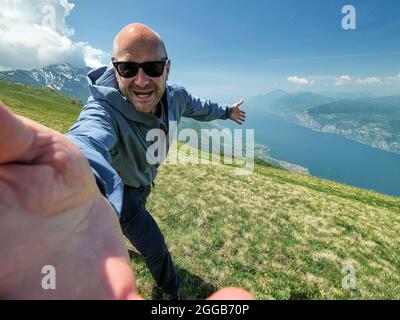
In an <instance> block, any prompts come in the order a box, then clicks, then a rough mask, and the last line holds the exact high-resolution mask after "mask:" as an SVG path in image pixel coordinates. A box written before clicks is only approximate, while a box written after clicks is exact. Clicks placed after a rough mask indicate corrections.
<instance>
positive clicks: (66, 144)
mask: <svg viewBox="0 0 400 320" xmlns="http://www.w3.org/2000/svg"><path fill="white" fill-rule="evenodd" d="M0 261H1V264H0V297H1V298H5V299H21V298H22V299H24V298H27V299H54V298H61V299H91V298H96V299H125V298H127V297H128V296H135V295H136V294H137V291H136V287H135V281H134V276H133V272H132V270H131V267H130V265H129V258H128V255H127V252H126V249H125V247H124V244H123V241H122V234H121V230H120V226H119V223H118V219H117V216H116V215H115V212H114V210H113V209H112V207H111V206H110V204H109V202H108V201H107V200H106V199H105V198H104V197H103V196H102V195H101V194H100V192H99V190H98V188H97V186H96V184H95V179H94V176H93V174H92V172H91V169H90V166H89V163H88V162H87V160H86V158H85V157H84V156H83V155H82V153H81V152H80V151H79V149H78V148H77V147H76V146H75V145H74V144H73V143H72V142H71V141H69V140H68V139H67V138H66V137H64V136H63V135H62V134H60V133H58V132H56V131H54V130H51V129H49V128H46V127H44V126H42V125H40V124H38V123H35V122H33V121H30V120H28V119H25V118H22V117H18V116H16V115H14V114H13V113H12V112H10V110H8V109H7V108H6V107H5V106H4V105H3V104H0ZM48 265H50V266H52V267H54V268H55V271H56V277H55V280H56V281H55V284H56V289H55V290H45V289H44V288H43V287H42V280H43V277H44V274H42V269H43V267H44V266H48Z"/></svg>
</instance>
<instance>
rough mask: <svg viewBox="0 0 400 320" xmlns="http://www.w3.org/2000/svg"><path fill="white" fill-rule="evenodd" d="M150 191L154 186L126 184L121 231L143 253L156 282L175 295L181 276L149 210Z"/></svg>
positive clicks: (165, 290)
mask: <svg viewBox="0 0 400 320" xmlns="http://www.w3.org/2000/svg"><path fill="white" fill-rule="evenodd" d="M150 191H151V187H140V188H133V187H129V186H125V189H124V200H123V206H122V211H121V218H120V223H121V227H122V232H123V233H124V235H125V236H126V237H127V238H128V239H129V241H130V242H131V243H132V244H133V245H134V246H135V248H136V249H137V250H138V251H139V252H140V254H141V255H143V257H144V259H145V262H146V265H147V267H148V268H149V269H150V272H151V274H152V276H153V278H154V280H155V281H156V283H157V285H158V286H159V287H161V288H162V289H163V290H164V292H166V293H167V294H176V293H177V292H178V289H179V275H178V273H177V272H176V270H175V267H174V264H173V262H172V258H171V255H170V253H169V251H168V249H167V246H166V244H165V241H164V236H163V235H162V233H161V231H160V229H159V228H158V225H157V223H156V221H155V220H154V219H153V217H152V216H151V215H150V213H149V212H148V211H147V209H146V199H147V197H148V196H149V194H150Z"/></svg>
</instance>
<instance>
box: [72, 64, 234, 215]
mask: <svg viewBox="0 0 400 320" xmlns="http://www.w3.org/2000/svg"><path fill="white" fill-rule="evenodd" d="M88 81H89V88H90V91H91V94H92V95H91V97H90V98H89V100H88V101H87V103H86V105H85V106H84V107H83V109H82V112H81V114H80V115H79V118H78V120H77V122H76V123H75V124H74V125H73V126H72V128H71V129H70V131H69V132H68V133H67V134H66V136H67V137H68V138H69V139H70V140H72V141H73V142H74V143H75V144H76V145H77V146H78V147H79V148H80V150H81V151H82V152H83V154H84V155H85V156H86V158H87V159H88V161H89V163H90V166H91V168H92V171H93V174H94V175H95V177H96V181H97V183H98V185H99V187H100V189H102V191H103V193H104V195H105V196H106V197H107V199H108V200H109V201H110V203H111V204H112V205H113V207H114V209H115V210H116V212H117V214H118V216H120V214H121V208H122V199H123V190H124V184H126V185H129V186H132V187H140V186H149V185H151V183H152V182H153V181H154V179H155V177H156V174H157V166H156V165H152V164H150V163H149V162H148V161H147V159H146V151H147V148H148V146H149V144H148V142H147V141H146V134H147V132H148V131H149V130H151V129H162V130H163V131H164V132H165V133H166V134H167V136H168V130H169V123H165V122H167V121H165V122H164V121H163V120H162V118H158V117H156V116H155V115H153V114H146V113H141V112H138V111H136V109H135V108H134V106H133V105H132V104H131V103H130V102H129V101H128V100H127V98H126V97H125V96H123V95H122V94H121V92H120V91H119V89H118V83H117V80H116V78H115V74H114V69H113V68H110V67H101V68H98V69H94V70H92V71H91V72H89V74H88ZM162 102H163V106H164V109H165V110H166V116H165V119H164V120H166V119H168V121H169V122H172V121H175V122H177V123H179V121H180V119H181V117H189V118H193V119H196V120H199V121H212V120H216V119H228V118H229V116H230V114H231V112H232V108H231V107H229V106H228V105H223V106H220V105H218V104H216V103H212V102H211V101H209V100H201V99H199V98H197V97H194V96H192V95H191V94H190V93H189V92H187V91H186V89H185V88H184V87H182V86H179V85H170V84H167V86H166V90H165V94H164V96H163V98H162ZM168 148H169V145H168V144H167V151H168Z"/></svg>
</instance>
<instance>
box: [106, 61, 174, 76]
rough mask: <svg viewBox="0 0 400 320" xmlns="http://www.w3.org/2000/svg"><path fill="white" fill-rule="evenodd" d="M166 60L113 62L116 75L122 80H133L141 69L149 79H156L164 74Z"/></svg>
mask: <svg viewBox="0 0 400 320" xmlns="http://www.w3.org/2000/svg"><path fill="white" fill-rule="evenodd" d="M167 61H168V58H165V59H164V60H162V61H149V62H143V63H136V62H123V61H113V62H112V64H113V65H114V67H115V69H116V70H117V72H118V74H119V75H120V76H121V77H123V78H133V77H134V76H136V75H137V73H138V72H139V69H140V68H142V70H143V71H144V73H145V74H147V75H148V76H149V77H152V78H156V77H160V76H161V75H162V74H163V73H164V67H165V65H166V64H167Z"/></svg>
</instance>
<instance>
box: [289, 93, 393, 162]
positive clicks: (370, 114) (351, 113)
mask: <svg viewBox="0 0 400 320" xmlns="http://www.w3.org/2000/svg"><path fill="white" fill-rule="evenodd" d="M296 120H297V122H298V123H299V124H302V125H304V126H306V127H308V128H311V129H314V130H318V131H322V132H330V133H336V134H339V135H342V136H345V137H346V138H349V139H352V140H356V141H358V142H361V143H364V144H368V145H370V146H373V147H375V148H378V149H382V150H386V151H391V152H395V153H399V154H400V96H391V97H381V98H359V99H352V100H339V101H335V102H332V103H328V104H322V105H319V106H316V107H313V108H309V109H307V110H305V111H303V112H302V113H299V114H297V116H296Z"/></svg>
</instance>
